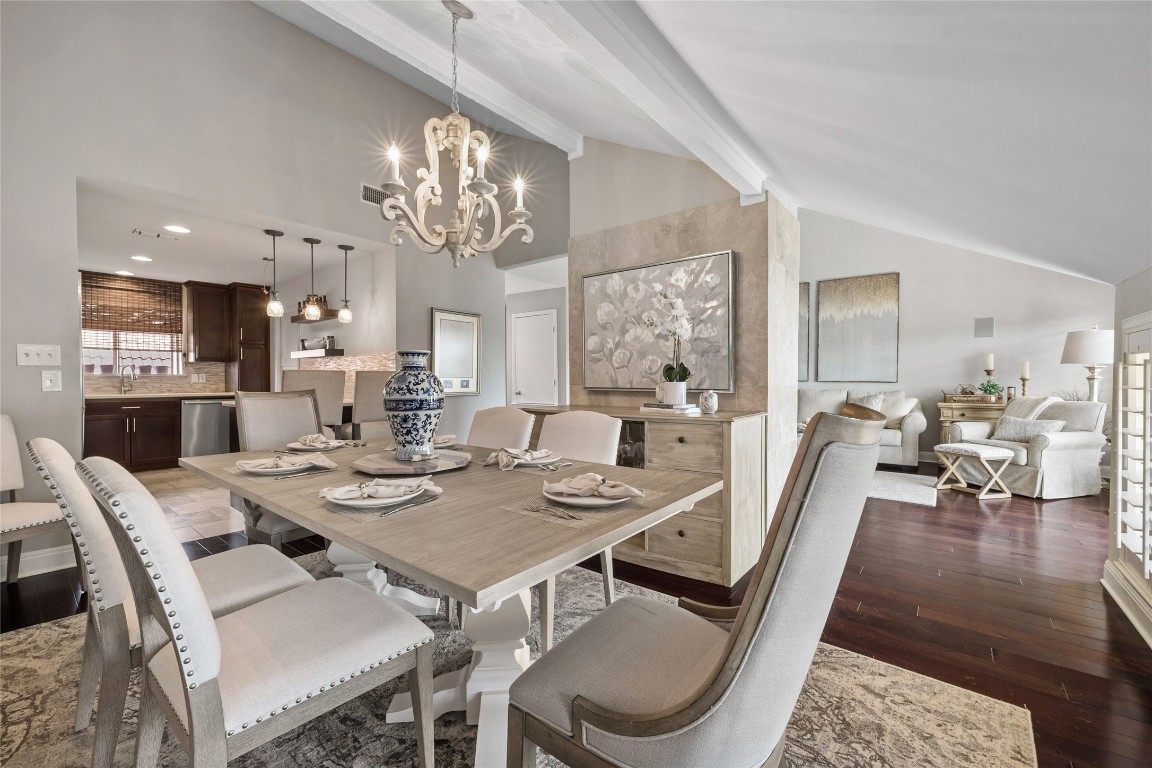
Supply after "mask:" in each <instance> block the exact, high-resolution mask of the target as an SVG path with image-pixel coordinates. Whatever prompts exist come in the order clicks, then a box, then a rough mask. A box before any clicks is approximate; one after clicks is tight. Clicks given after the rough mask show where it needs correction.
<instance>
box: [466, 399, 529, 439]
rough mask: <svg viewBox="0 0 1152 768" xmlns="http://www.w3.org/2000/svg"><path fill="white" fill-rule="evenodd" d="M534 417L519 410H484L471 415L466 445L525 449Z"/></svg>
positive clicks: (501, 408)
mask: <svg viewBox="0 0 1152 768" xmlns="http://www.w3.org/2000/svg"><path fill="white" fill-rule="evenodd" d="M535 421H536V417H535V416H533V415H532V414H530V413H527V412H525V411H522V410H520V409H519V408H506V407H497V408H485V409H484V410H482V411H476V413H474V414H473V415H472V426H471V427H469V428H468V439H467V440H466V441H465V442H467V443H468V445H475V446H477V447H479V448H492V449H496V448H527V447H528V442H529V441H530V440H531V439H532V424H533V423H534V422H535Z"/></svg>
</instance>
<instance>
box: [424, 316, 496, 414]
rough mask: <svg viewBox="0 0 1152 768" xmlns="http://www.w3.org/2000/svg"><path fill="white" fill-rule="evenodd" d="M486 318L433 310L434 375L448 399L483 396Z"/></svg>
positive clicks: (432, 361)
mask: <svg viewBox="0 0 1152 768" xmlns="http://www.w3.org/2000/svg"><path fill="white" fill-rule="evenodd" d="M483 330H484V329H483V318H482V317H481V316H480V315H477V314H474V313H472V312H458V311H456V310H452V309H440V308H437V307H432V360H431V368H432V373H434V374H436V376H437V377H438V378H439V379H440V381H441V382H442V383H443V384H444V395H445V396H446V397H452V396H454V395H478V394H480V362H481V358H480V354H481V344H480V341H481V339H482V338H483Z"/></svg>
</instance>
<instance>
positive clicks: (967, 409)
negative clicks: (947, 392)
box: [936, 402, 1004, 443]
mask: <svg viewBox="0 0 1152 768" xmlns="http://www.w3.org/2000/svg"><path fill="white" fill-rule="evenodd" d="M936 407H937V408H939V409H940V442H941V443H950V442H952V441H951V440H950V439H949V437H948V432H949V430H950V428H951V427H952V422H954V421H996V420H997V419H999V418H1000V417H1001V416H1003V415H1004V403H1003V402H999V403H937V404H936Z"/></svg>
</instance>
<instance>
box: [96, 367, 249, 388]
mask: <svg viewBox="0 0 1152 768" xmlns="http://www.w3.org/2000/svg"><path fill="white" fill-rule="evenodd" d="M224 365H225V364H224V363H187V364H185V366H184V373H182V374H180V375H178V376H172V375H167V374H162V375H161V374H149V373H142V374H140V375H139V377H138V378H137V379H136V380H135V381H133V382H132V392H133V393H135V394H138V395H160V394H164V393H166V392H179V393H181V394H183V393H185V392H211V393H217V392H227V391H228V385H227V384H225V383H224ZM192 374H197V375H200V374H203V375H205V376H207V380H206V381H205V382H203V383H196V384H193V383H192ZM118 394H120V376H119V375H118V374H115V373H86V374H84V395H85V396H90V395H118Z"/></svg>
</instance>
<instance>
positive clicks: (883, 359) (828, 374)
mask: <svg viewBox="0 0 1152 768" xmlns="http://www.w3.org/2000/svg"><path fill="white" fill-rule="evenodd" d="M899 378H900V273H899V272H883V273H880V274H875V275H861V276H858V277H841V278H835V279H832V280H821V281H819V282H818V283H817V284H816V380H817V381H829V382H841V381H862V382H878V383H894V382H897V381H898V380H899Z"/></svg>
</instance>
